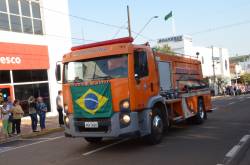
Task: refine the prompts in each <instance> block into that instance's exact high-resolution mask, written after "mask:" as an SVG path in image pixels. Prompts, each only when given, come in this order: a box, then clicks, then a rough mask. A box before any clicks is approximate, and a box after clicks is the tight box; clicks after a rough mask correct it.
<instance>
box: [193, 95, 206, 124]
mask: <svg viewBox="0 0 250 165" xmlns="http://www.w3.org/2000/svg"><path fill="white" fill-rule="evenodd" d="M197 107H198V111H197V114H196V115H195V116H194V123H195V124H202V123H203V122H204V120H205V119H206V118H207V114H206V111H205V109H204V104H203V100H202V99H199V100H198V105H197Z"/></svg>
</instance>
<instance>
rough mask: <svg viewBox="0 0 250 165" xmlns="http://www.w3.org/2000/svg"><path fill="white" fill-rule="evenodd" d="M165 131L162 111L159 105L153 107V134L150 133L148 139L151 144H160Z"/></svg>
mask: <svg viewBox="0 0 250 165" xmlns="http://www.w3.org/2000/svg"><path fill="white" fill-rule="evenodd" d="M163 132H164V122H163V118H162V115H161V111H160V109H159V108H158V107H156V108H154V109H153V112H152V117H151V134H150V135H148V137H147V141H148V142H149V143H150V144H158V143H160V142H161V140H162V136H163Z"/></svg>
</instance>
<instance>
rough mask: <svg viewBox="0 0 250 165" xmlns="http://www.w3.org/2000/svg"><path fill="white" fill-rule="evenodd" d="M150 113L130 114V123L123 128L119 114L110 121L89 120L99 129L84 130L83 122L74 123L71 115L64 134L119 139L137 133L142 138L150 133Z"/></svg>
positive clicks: (114, 115) (146, 111) (115, 114)
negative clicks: (97, 125)
mask: <svg viewBox="0 0 250 165" xmlns="http://www.w3.org/2000/svg"><path fill="white" fill-rule="evenodd" d="M150 112H151V110H145V111H143V112H131V113H130V117H131V122H130V124H129V125H127V126H124V125H122V124H121V122H120V112H117V113H114V114H113V115H112V117H111V118H110V119H101V121H100V119H96V120H95V119H91V121H98V123H99V125H100V127H101V128H98V129H95V128H93V129H85V128H84V121H83V122H82V123H81V121H76V120H74V118H73V115H69V116H68V117H69V127H67V126H66V127H65V134H67V135H70V136H72V137H120V136H123V135H128V134H133V133H139V134H140V135H142V136H144V135H146V134H149V133H150V130H151V124H150V115H149V114H150Z"/></svg>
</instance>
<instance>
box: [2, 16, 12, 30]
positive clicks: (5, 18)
mask: <svg viewBox="0 0 250 165" xmlns="http://www.w3.org/2000/svg"><path fill="white" fill-rule="evenodd" d="M0 30H10V26H9V19H8V15H7V14H5V13H0Z"/></svg>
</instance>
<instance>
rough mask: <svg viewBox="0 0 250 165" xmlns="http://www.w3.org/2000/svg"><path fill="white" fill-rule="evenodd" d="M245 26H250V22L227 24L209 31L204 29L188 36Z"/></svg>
mask: <svg viewBox="0 0 250 165" xmlns="http://www.w3.org/2000/svg"><path fill="white" fill-rule="evenodd" d="M245 24H250V20H245V21H241V22H237V23H233V24H228V25H223V26H218V27H214V28H209V29H206V30H202V31H198V32H194V33H190V35H192V36H194V35H198V34H202V33H208V32H213V31H217V30H222V29H227V28H231V27H235V26H240V25H245Z"/></svg>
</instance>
